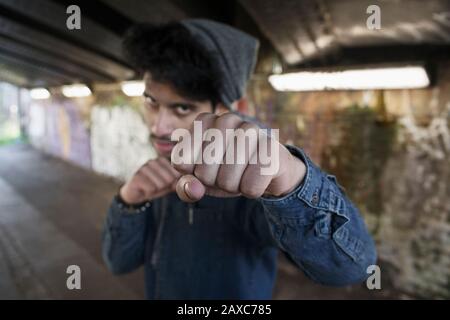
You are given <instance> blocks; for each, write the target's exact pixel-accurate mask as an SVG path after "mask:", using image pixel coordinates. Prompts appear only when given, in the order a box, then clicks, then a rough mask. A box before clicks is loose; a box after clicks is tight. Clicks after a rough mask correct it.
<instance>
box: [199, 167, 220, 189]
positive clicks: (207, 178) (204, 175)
mask: <svg viewBox="0 0 450 320" xmlns="http://www.w3.org/2000/svg"><path fill="white" fill-rule="evenodd" d="M194 176H196V177H197V178H198V179H199V180H200V181H201V182H202V183H203V184H205V185H207V186H210V187H212V186H214V183H215V182H216V181H215V180H216V179H215V177H214V176H213V175H212V174H209V173H208V171H207V168H206V167H205V166H203V165H199V166H196V167H195V169H194Z"/></svg>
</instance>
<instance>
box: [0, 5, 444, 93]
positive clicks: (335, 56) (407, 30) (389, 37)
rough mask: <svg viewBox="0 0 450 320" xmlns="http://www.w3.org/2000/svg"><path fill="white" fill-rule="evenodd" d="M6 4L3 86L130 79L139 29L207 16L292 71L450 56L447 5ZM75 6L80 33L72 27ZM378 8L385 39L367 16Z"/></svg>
mask: <svg viewBox="0 0 450 320" xmlns="http://www.w3.org/2000/svg"><path fill="white" fill-rule="evenodd" d="M211 3H212V2H211V1H207V0H170V1H169V0H151V1H150V0H147V1H140V0H91V1H70V0H0V80H3V81H8V82H11V83H14V84H16V85H20V86H25V87H36V86H57V85H61V84H68V83H73V82H84V83H91V82H115V81H120V80H125V79H130V78H132V77H133V75H134V72H133V71H132V70H131V69H130V67H129V66H128V65H127V63H126V62H125V61H124V59H123V57H122V55H121V50H120V39H121V37H122V35H123V33H124V32H125V30H126V29H127V28H128V27H129V26H131V25H132V24H133V23H135V22H145V21H150V22H165V21H169V20H179V19H183V18H187V17H208V18H211V19H215V20H218V21H222V22H225V23H229V24H232V25H236V26H238V27H240V28H243V29H245V30H246V31H248V32H250V33H253V34H254V35H256V36H258V37H260V38H264V39H265V40H267V41H263V43H264V45H265V46H269V47H270V48H273V49H274V50H275V51H276V52H278V53H279V56H280V57H281V58H282V60H283V61H284V62H285V63H286V64H287V65H288V66H291V67H293V68H296V67H302V66H315V65H318V66H329V65H336V64H345V63H351V64H362V63H371V62H387V61H405V60H424V59H426V60H433V59H435V58H439V57H446V56H448V53H449V47H450V0H427V1H423V0H385V1H370V0H368V1H366V0H339V1H336V0H277V1H273V0H227V1H215V2H214V6H211ZM71 4H78V5H79V6H80V8H81V12H82V28H81V30H68V29H67V27H66V19H67V17H68V15H67V14H66V8H67V6H69V5H71ZM371 4H377V5H379V6H380V8H381V27H382V28H381V30H369V29H368V28H367V27H366V19H367V17H368V16H369V15H368V14H367V13H366V9H367V7H368V6H369V5H371Z"/></svg>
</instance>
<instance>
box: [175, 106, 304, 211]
mask: <svg viewBox="0 0 450 320" xmlns="http://www.w3.org/2000/svg"><path fill="white" fill-rule="evenodd" d="M178 130H181V131H177V130H175V131H174V133H173V134H172V140H176V141H178V143H177V144H176V145H175V146H174V148H173V150H172V157H171V161H172V166H173V167H174V168H175V169H176V170H177V171H178V172H180V173H181V174H182V176H181V177H180V178H179V180H178V182H177V184H176V192H177V194H178V196H179V197H180V198H181V199H182V200H183V201H186V202H194V201H198V200H200V199H201V198H202V197H203V196H204V195H205V194H208V195H211V196H216V197H230V196H240V195H242V196H245V197H248V198H258V197H261V196H263V195H264V196H276V197H280V196H283V195H285V194H288V193H289V192H291V191H292V190H294V189H295V188H296V187H297V186H298V185H299V184H300V182H301V181H302V180H303V178H304V176H305V172H306V167H305V165H304V163H303V162H302V161H301V160H299V159H298V158H296V157H295V156H293V155H292V154H291V153H290V152H289V151H288V150H287V149H286V148H285V147H284V146H283V145H282V144H280V143H279V142H278V141H277V140H276V139H274V138H273V137H271V136H270V135H268V134H261V130H260V128H259V127H258V126H256V125H254V124H252V123H250V122H246V121H243V120H242V119H241V118H240V117H239V116H237V115H234V114H232V113H226V114H223V115H216V114H212V113H202V114H200V115H199V116H198V117H197V118H196V120H195V121H194V123H193V125H192V127H191V129H190V130H184V129H178ZM199 140H200V141H199ZM239 140H240V143H239ZM242 141H244V143H242ZM269 150H270V151H269ZM268 153H270V155H268Z"/></svg>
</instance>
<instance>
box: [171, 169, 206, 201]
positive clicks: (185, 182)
mask: <svg viewBox="0 0 450 320" xmlns="http://www.w3.org/2000/svg"><path fill="white" fill-rule="evenodd" d="M205 191H206V189H205V186H204V185H203V184H202V183H201V182H200V181H199V180H198V179H197V178H196V177H194V176H193V175H189V174H188V175H184V176H182V177H181V178H180V179H179V180H178V183H177V186H176V192H177V194H178V197H180V199H181V200H183V201H185V202H196V201H199V200H200V199H201V198H203V196H204V195H205Z"/></svg>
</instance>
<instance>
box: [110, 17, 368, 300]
mask: <svg viewBox="0 0 450 320" xmlns="http://www.w3.org/2000/svg"><path fill="white" fill-rule="evenodd" d="M124 48H125V52H126V54H127V57H128V58H129V60H130V61H131V62H132V63H133V64H134V66H135V67H136V68H137V69H139V70H140V71H142V72H143V74H144V80H145V84H146V88H145V93H144V97H145V107H146V121H147V123H148V126H149V128H150V130H151V141H152V143H153V145H154V147H155V149H156V151H157V153H158V158H157V159H154V160H150V161H148V162H147V163H146V164H145V165H143V166H142V167H141V168H140V169H139V170H138V171H137V172H136V174H135V175H134V176H133V177H132V178H131V179H130V180H129V181H128V182H126V183H125V184H124V185H123V186H122V187H121V188H120V191H119V193H118V195H117V196H116V197H115V198H114V199H113V201H112V204H111V207H110V209H109V212H108V216H107V219H106V224H105V231H104V236H103V256H104V260H105V262H106V264H107V265H108V267H109V268H110V269H111V271H112V272H113V273H115V274H122V273H127V272H131V271H133V270H135V269H136V268H138V267H139V266H141V265H144V267H145V277H146V279H145V282H146V295H147V297H148V298H150V299H217V298H222V299H270V298H271V295H272V289H273V285H274V280H275V274H276V260H277V252H278V250H279V249H281V250H283V251H284V252H285V253H286V254H287V255H288V256H289V257H290V258H292V260H293V261H294V262H295V263H296V264H297V266H298V267H299V268H300V269H301V270H303V272H304V273H305V274H306V275H307V276H308V277H310V278H311V279H313V280H314V281H316V282H318V283H322V284H325V285H332V286H342V285H348V284H352V283H357V282H361V281H364V279H366V277H367V273H366V269H367V267H368V266H369V265H371V264H374V263H375V261H376V252H375V247H374V243H373V241H372V239H371V237H370V235H369V234H368V232H367V230H366V227H365V225H364V222H363V220H362V218H361V216H360V215H359V213H358V210H357V208H356V207H355V206H354V205H353V204H352V202H351V201H350V200H349V199H348V198H347V196H346V195H345V194H344V193H343V192H342V191H341V189H340V188H339V186H338V185H337V183H336V180H335V178H334V177H333V176H331V175H328V174H326V173H325V172H322V171H321V170H320V169H319V168H318V167H317V166H315V165H314V164H313V163H312V162H311V160H310V159H309V158H308V157H307V156H306V155H305V153H304V152H303V151H302V150H301V149H299V148H297V147H293V146H283V145H281V144H279V142H277V141H276V140H274V139H270V138H268V137H267V136H266V138H267V139H269V140H270V143H276V144H277V146H278V147H279V148H278V151H277V153H276V158H277V159H279V170H278V171H276V172H272V173H270V174H265V175H263V174H261V170H260V169H261V167H262V163H261V162H259V160H258V161H257V162H256V163H249V161H248V159H247V160H246V162H245V163H244V164H242V163H240V164H233V163H231V164H230V163H224V164H205V163H184V164H177V165H174V164H173V163H171V153H172V151H175V150H173V148H174V145H175V143H174V142H172V141H171V140H170V137H171V134H172V132H173V131H174V130H176V129H188V130H192V124H193V121H194V120H197V121H200V123H201V124H202V125H203V126H202V127H203V129H204V130H205V128H214V129H217V130H218V131H219V132H225V130H226V129H238V128H241V129H244V130H249V129H255V128H257V126H256V125H255V124H254V123H252V122H248V121H245V120H243V118H242V117H240V116H238V115H237V114H236V113H232V112H229V111H230V110H239V109H241V108H242V107H245V98H244V92H245V86H246V83H247V81H248V79H249V77H250V75H251V73H252V72H253V68H254V65H255V61H256V54H257V48H258V42H257V40H256V39H254V38H252V37H251V36H249V35H247V34H245V33H243V32H240V31H238V30H236V29H234V28H231V27H229V26H226V25H223V24H219V23H216V22H212V21H208V20H185V21H182V22H180V23H171V24H167V25H163V26H151V25H140V26H138V27H136V28H134V29H133V30H132V31H131V32H130V33H129V34H128V36H127V37H126V39H125V41H124ZM258 139H260V138H258ZM261 139H263V138H261ZM256 143H257V145H258V146H259V144H260V143H261V141H260V140H258V141H256ZM177 146H178V145H177ZM200 146H201V150H200V151H199V150H197V151H194V150H187V151H188V152H194V153H195V152H197V153H196V154H198V152H201V151H202V150H204V148H205V146H206V144H200ZM258 148H259V147H258ZM229 151H230V150H229V149H227V148H226V147H225V148H224V149H223V150H222V154H223V156H224V158H225V156H226V153H227V152H229ZM238 151H239V150H238ZM272 156H273V155H272Z"/></svg>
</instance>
